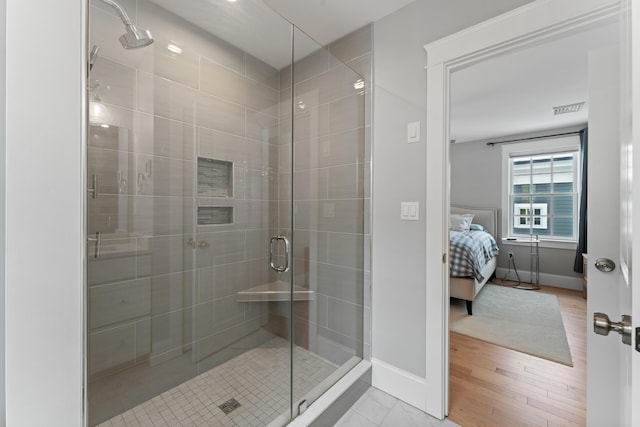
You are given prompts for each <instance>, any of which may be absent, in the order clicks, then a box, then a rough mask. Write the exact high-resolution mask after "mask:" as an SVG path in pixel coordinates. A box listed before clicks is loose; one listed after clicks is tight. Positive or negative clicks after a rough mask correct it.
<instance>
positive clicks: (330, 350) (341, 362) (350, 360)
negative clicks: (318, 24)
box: [281, 26, 371, 416]
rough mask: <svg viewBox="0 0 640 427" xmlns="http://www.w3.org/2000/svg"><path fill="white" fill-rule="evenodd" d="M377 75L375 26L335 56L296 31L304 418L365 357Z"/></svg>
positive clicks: (297, 351)
mask: <svg viewBox="0 0 640 427" xmlns="http://www.w3.org/2000/svg"><path fill="white" fill-rule="evenodd" d="M370 70H371V27H370V26H367V27H364V28H362V29H360V30H357V31H355V32H354V33H352V34H349V35H347V36H345V37H343V38H341V39H339V40H336V41H334V42H332V43H331V44H329V45H328V46H326V47H321V46H319V45H318V44H316V43H315V42H314V41H312V40H311V39H310V38H309V37H308V36H306V35H305V34H304V33H302V32H301V31H299V30H298V29H294V60H293V65H292V76H291V78H290V81H289V82H290V84H289V85H288V86H285V85H284V84H283V85H282V86H281V93H282V94H283V98H287V97H289V96H292V95H291V94H293V113H292V114H293V146H292V147H286V146H285V147H283V148H281V156H282V153H283V151H284V152H291V153H292V157H293V166H292V170H290V171H282V172H283V173H282V174H281V182H282V181H285V182H286V181H289V180H290V181H291V182H292V188H293V193H292V194H289V195H288V196H289V198H290V199H292V201H293V203H292V206H293V248H294V250H293V258H294V260H293V283H294V292H293V295H294V297H293V301H294V302H293V314H294V315H293V344H294V345H293V352H292V354H293V400H292V413H293V414H294V416H295V415H296V414H297V413H299V412H301V411H303V410H304V408H305V405H309V404H311V403H312V402H313V401H314V400H315V399H316V398H317V397H319V396H320V394H322V393H324V392H325V391H326V390H327V389H328V388H329V387H330V386H331V385H333V383H335V382H336V381H337V380H338V379H339V378H340V377H341V376H342V375H344V374H345V373H346V372H347V371H348V370H349V369H351V368H352V367H353V366H354V365H355V364H357V363H358V362H359V361H360V360H362V358H363V351H364V343H365V332H364V324H363V319H364V311H365V295H364V283H365V275H368V272H366V271H365V267H366V266H365V262H364V260H365V245H366V243H368V241H369V240H368V236H366V233H365V225H366V224H365V221H364V218H365V211H366V212H368V209H367V210H366V209H365V207H366V205H367V203H368V198H369V196H368V185H365V183H366V176H368V171H369V170H370V168H369V164H368V160H367V154H368V135H370V132H369V125H370V120H369V118H368V114H369V113H370V109H369V107H368V105H370V104H368V102H370V93H369V91H370V75H371V74H370ZM285 113H288V114H287V118H290V117H291V115H292V114H291V112H288V111H285ZM365 187H366V188H365ZM288 202H289V200H287V201H286V203H282V205H283V206H286V205H287V203H288ZM296 289H303V290H307V291H309V298H301V297H299V298H297V294H296Z"/></svg>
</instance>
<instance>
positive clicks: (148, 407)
mask: <svg viewBox="0 0 640 427" xmlns="http://www.w3.org/2000/svg"><path fill="white" fill-rule="evenodd" d="M290 351H291V350H290V347H289V343H288V341H286V340H284V339H282V338H273V339H271V340H270V341H268V342H266V343H265V344H263V345H262V346H260V347H258V348H254V349H252V350H249V351H247V352H245V353H243V354H241V355H239V356H237V357H235V358H234V359H231V360H229V361H228V362H225V363H223V364H221V365H219V366H217V367H215V368H213V369H211V370H209V371H206V372H204V373H202V374H201V375H198V376H197V377H194V378H192V379H190V380H188V381H186V382H184V383H182V384H180V385H178V386H176V387H174V388H172V389H169V390H167V391H165V392H164V393H162V394H160V395H158V396H156V397H154V398H153V399H150V400H147V401H146V402H144V403H141V404H140V405H138V406H135V407H133V408H131V409H129V410H127V411H126V412H124V413H122V414H120V415H117V416H115V417H113V418H111V419H109V420H107V421H105V422H103V423H102V424H100V425H99V427H115V426H118V427H144V426H178V425H182V426H185V425H189V426H199V427H205V426H229V427H234V426H266V425H267V424H269V423H270V422H271V421H272V420H273V419H275V418H277V417H278V416H279V415H280V414H283V413H286V412H288V410H289V399H290V397H289V393H290V389H289V384H290V382H291V373H290V372H291V371H290V362H289V357H290ZM293 353H294V359H293V363H294V366H295V367H296V378H295V381H294V383H295V387H296V392H297V393H299V394H300V395H303V394H305V393H307V392H309V391H310V390H311V389H312V388H313V387H315V386H316V385H317V384H318V383H320V382H321V381H322V380H323V379H324V378H326V377H328V376H329V375H330V374H331V373H333V372H334V371H335V370H336V369H337V366H336V365H334V364H332V363H331V362H329V361H327V360H325V359H323V358H321V357H319V356H316V355H315V354H313V353H311V352H309V351H307V350H304V349H302V348H296V351H294V352H293ZM230 399H234V400H235V402H231V400H230ZM229 402H231V403H229ZM232 406H233V407H234V408H232V409H231V407H232ZM220 407H222V408H225V411H223V409H221V408H220ZM229 409H231V410H229Z"/></svg>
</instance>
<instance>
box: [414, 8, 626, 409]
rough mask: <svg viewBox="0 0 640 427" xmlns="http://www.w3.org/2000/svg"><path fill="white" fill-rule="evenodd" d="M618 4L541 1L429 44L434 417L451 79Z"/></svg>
mask: <svg viewBox="0 0 640 427" xmlns="http://www.w3.org/2000/svg"><path fill="white" fill-rule="evenodd" d="M619 7H620V5H619V1H618V0H579V1H566V0H537V1H534V2H532V3H529V4H527V5H525V6H522V7H520V8H518V9H515V10H513V11H511V12H508V13H505V14H503V15H500V16H498V17H496V18H493V19H490V20H488V21H485V22H482V23H480V24H478V25H475V26H472V27H469V28H467V29H465V30H463V31H460V32H458V33H455V34H453V35H451V36H448V37H445V38H442V39H440V40H437V41H435V42H433V43H429V44H427V45H425V46H424V49H425V51H426V52H427V66H426V67H425V68H426V70H427V100H426V109H427V126H426V127H427V130H426V168H427V180H426V200H428V201H429V203H427V205H426V262H425V268H426V301H425V307H426V343H427V344H426V345H427V351H426V355H427V356H426V360H425V362H426V377H427V381H426V402H425V408H426V412H427V413H429V414H430V415H432V416H434V417H437V418H440V419H443V418H444V417H445V416H446V415H447V414H448V403H449V402H448V400H449V273H448V258H449V233H448V217H449V205H450V200H449V199H450V195H449V141H450V139H451V138H450V129H449V111H450V83H451V74H452V73H453V72H454V71H456V70H459V69H462V68H465V67H469V66H471V65H473V64H475V63H478V62H480V61H483V60H486V59H488V58H491V57H494V56H498V55H502V54H505V53H509V52H512V51H514V50H518V49H522V48H525V47H528V46H532V45H534V44H538V43H542V42H546V41H549V40H553V39H556V38H560V37H562V36H565V35H568V34H571V33H572V32H577V31H580V30H584V29H587V28H590V27H592V26H596V25H600V24H602V23H606V22H608V21H611V22H614V21H615V20H616V19H617V18H618V15H619ZM635 188H638V187H637V186H635ZM636 192H637V191H636ZM636 254H637V252H636Z"/></svg>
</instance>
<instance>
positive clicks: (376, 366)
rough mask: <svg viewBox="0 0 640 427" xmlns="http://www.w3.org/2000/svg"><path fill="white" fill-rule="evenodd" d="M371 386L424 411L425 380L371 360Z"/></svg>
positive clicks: (425, 400) (425, 396)
mask: <svg viewBox="0 0 640 427" xmlns="http://www.w3.org/2000/svg"><path fill="white" fill-rule="evenodd" d="M371 365H372V372H371V385H372V386H374V387H375V388H378V389H380V390H382V391H384V392H385V393H387V394H390V395H392V396H393V397H395V398H397V399H400V400H402V401H403V402H406V403H408V404H409V405H411V406H415V407H416V408H418V409H420V410H421V411H425V410H426V402H427V391H426V380H425V379H424V378H420V377H418V376H417V375H414V374H412V373H410V372H407V371H403V370H402V369H399V368H396V367H395V366H392V365H389V364H388V363H385V362H383V361H381V360H377V359H375V358H374V359H371Z"/></svg>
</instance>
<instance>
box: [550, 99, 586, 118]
mask: <svg viewBox="0 0 640 427" xmlns="http://www.w3.org/2000/svg"><path fill="white" fill-rule="evenodd" d="M582 107H584V102H576V103H575V104H569V105H560V106H558V107H553V115H554V116H557V115H558V114H567V113H577V112H578V111H580V110H582Z"/></svg>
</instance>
